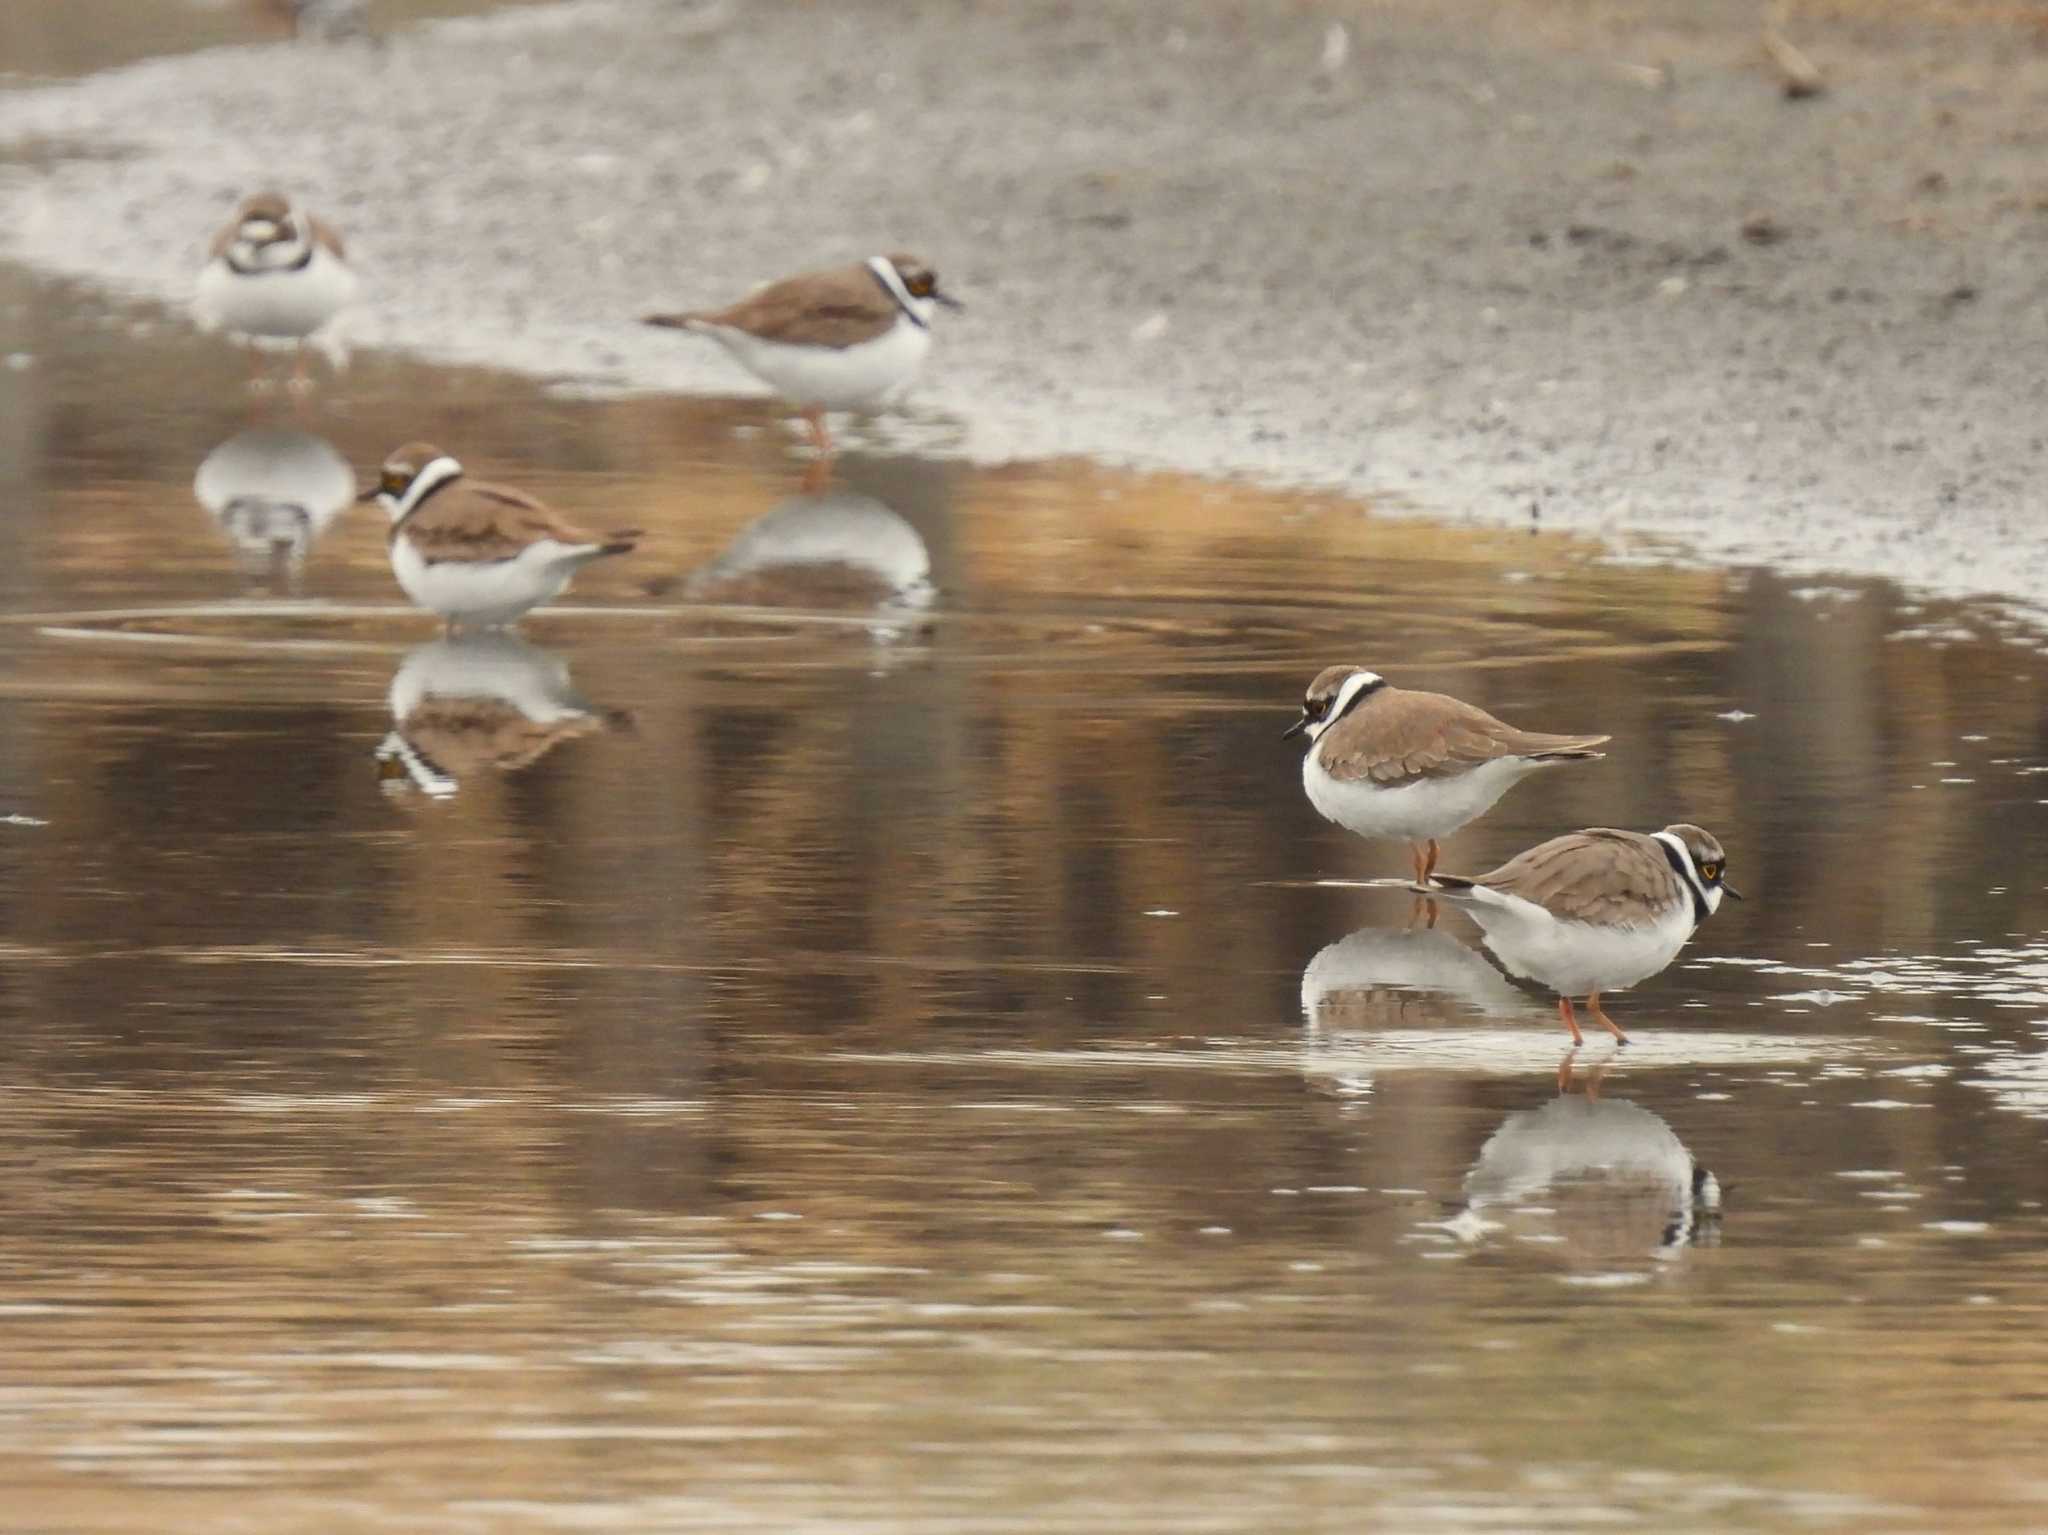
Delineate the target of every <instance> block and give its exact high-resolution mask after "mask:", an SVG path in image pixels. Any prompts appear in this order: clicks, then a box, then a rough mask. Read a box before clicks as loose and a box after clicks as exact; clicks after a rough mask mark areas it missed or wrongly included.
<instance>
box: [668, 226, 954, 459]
mask: <svg viewBox="0 0 2048 1535" xmlns="http://www.w3.org/2000/svg"><path fill="white" fill-rule="evenodd" d="M942 305H943V306H945V307H947V308H950V309H960V308H962V307H964V306H963V305H962V304H961V303H960V301H959V300H958V299H955V298H954V297H952V295H950V294H948V293H946V292H944V291H942V290H941V289H940V287H939V279H938V275H937V274H936V273H935V272H933V271H932V269H931V268H930V267H929V266H927V265H925V263H924V262H922V261H920V260H919V259H918V258H917V257H915V256H912V255H908V254H905V253H901V252H899V253H897V254H895V255H890V256H870V257H869V258H868V259H867V260H865V261H859V262H855V263H853V264H852V265H851V266H843V267H829V268H826V269H824V270H822V271H816V272H803V273H800V274H798V275H797V276H794V277H785V278H783V279H782V280H781V281H779V282H773V283H770V284H768V286H766V287H764V288H761V289H759V290H758V291H756V292H754V293H752V294H750V295H748V296H747V297H746V298H743V299H741V300H740V301H739V302H738V303H736V304H732V305H729V306H728V307H726V308H724V309H708V310H689V311H685V312H682V313H676V314H651V315H648V316H646V318H645V320H644V321H643V323H644V324H647V325H654V326H660V327H663V328H666V329H670V330H686V331H690V332H693V333H695V334H697V335H700V336H709V337H710V338H711V339H712V340H714V341H716V342H717V343H718V344H719V345H720V346H722V347H724V348H725V350H726V351H727V352H728V353H730V354H731V356H732V358H733V360H734V361H735V362H737V363H739V365H740V366H741V367H743V368H745V369H746V370H747V371H748V372H749V373H751V374H753V375H754V377H756V378H758V379H759V380H761V382H762V383H764V384H766V385H767V386H768V387H769V388H771V389H773V390H774V391H775V392H776V393H777V394H779V395H781V396H782V397H783V398H785V399H787V400H789V401H790V402H791V403H792V404H794V405H795V406H796V407H797V408H798V410H799V411H801V412H802V414H803V417H804V420H805V422H806V423H807V424H808V425H809V427H810V431H811V441H812V444H813V446H814V447H815V448H816V449H817V453H818V457H817V460H816V461H815V462H814V463H813V465H812V474H811V480H812V483H813V488H816V486H817V485H818V484H820V483H822V475H823V472H824V467H825V466H826V465H828V464H829V462H830V460H831V457H832V434H831V431H830V430H829V429H828V428H827V426H826V424H825V412H826V411H828V410H873V409H876V408H877V407H879V406H882V405H886V404H888V403H890V402H891V401H893V400H895V399H896V398H898V397H899V396H900V395H901V394H902V393H903V391H904V390H905V389H907V388H908V387H909V386H910V383H911V381H912V380H913V379H914V378H916V377H917V374H918V371H919V370H920V369H921V368H922V367H923V366H924V360H925V355H926V353H928V352H929V351H930V350H931V344H932V334H931V325H932V317H933V316H934V314H936V312H937V311H938V309H939V307H940V306H942Z"/></svg>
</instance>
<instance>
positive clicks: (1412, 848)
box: [1408, 842, 1429, 885]
mask: <svg viewBox="0 0 2048 1535" xmlns="http://www.w3.org/2000/svg"><path fill="white" fill-rule="evenodd" d="M1408 856H1409V857H1410V858H1412V859H1414V860H1415V883H1416V884H1418V885H1424V884H1427V883H1429V865H1428V864H1427V863H1425V862H1424V861H1423V855H1422V844H1421V843H1420V842H1411V843H1409V844H1408Z"/></svg>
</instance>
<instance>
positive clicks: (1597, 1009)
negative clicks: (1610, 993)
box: [1586, 991, 1628, 1045]
mask: <svg viewBox="0 0 2048 1535" xmlns="http://www.w3.org/2000/svg"><path fill="white" fill-rule="evenodd" d="M1586 1006H1587V1007H1588V1008H1590V1009H1592V1013H1593V1016H1594V1017H1595V1018H1597V1019H1599V1020H1600V1022H1601V1023H1602V1024H1603V1025H1604V1026H1605V1027H1606V1029H1607V1032H1608V1033H1610V1034H1612V1035H1613V1036H1614V1037H1615V1038H1616V1039H1618V1040H1620V1041H1621V1043H1623V1044H1624V1045H1625V1044H1627V1043H1628V1036H1627V1035H1626V1034H1624V1033H1622V1032H1621V1028H1620V1026H1619V1025H1617V1024H1616V1023H1615V1021H1614V1020H1613V1019H1612V1018H1610V1017H1608V1016H1607V1014H1606V1013H1605V1011H1603V1010H1602V1008H1601V1006H1600V993H1599V992H1597V991H1596V992H1594V993H1593V994H1592V995H1591V996H1590V997H1588V998H1586Z"/></svg>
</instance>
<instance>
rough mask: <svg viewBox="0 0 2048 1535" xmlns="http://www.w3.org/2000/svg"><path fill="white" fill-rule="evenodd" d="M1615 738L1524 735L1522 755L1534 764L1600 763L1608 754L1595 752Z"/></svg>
mask: <svg viewBox="0 0 2048 1535" xmlns="http://www.w3.org/2000/svg"><path fill="white" fill-rule="evenodd" d="M1613 739H1614V737H1613V736H1553V735H1524V736H1523V738H1522V743H1521V755H1522V756H1524V757H1527V758H1529V759H1530V760H1531V761H1534V762H1598V761H1599V760H1600V759H1601V758H1602V757H1605V756H1606V755H1607V753H1605V752H1603V751H1595V750H1594V749H1593V748H1594V747H1596V746H1605V745H1606V744H1607V743H1608V742H1609V741H1611V740H1613Z"/></svg>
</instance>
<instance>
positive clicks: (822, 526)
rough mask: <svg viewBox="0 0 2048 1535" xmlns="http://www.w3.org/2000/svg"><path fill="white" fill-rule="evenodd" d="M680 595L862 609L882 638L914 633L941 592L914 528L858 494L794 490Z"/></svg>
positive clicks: (871, 630) (871, 631)
mask: <svg viewBox="0 0 2048 1535" xmlns="http://www.w3.org/2000/svg"><path fill="white" fill-rule="evenodd" d="M683 592H684V595H686V596H688V597H691V598H693V599H696V600H698V601H703V602H719V603H728V604H734V605H743V606H758V607H803V608H816V609H824V610H826V611H830V612H855V613H860V614H863V615H866V616H867V618H868V619H869V620H870V622H869V624H868V632H869V634H870V635H871V636H872V637H873V638H874V639H875V640H876V641H877V642H879V643H887V642H889V641H891V640H895V639H899V638H901V637H903V636H904V635H905V634H908V633H913V632H916V631H917V630H918V629H919V628H920V627H921V620H922V616H923V614H924V613H925V611H926V610H927V609H929V608H930V607H931V605H932V601H933V598H934V597H935V595H936V589H935V588H934V587H933V585H932V562H931V553H930V551H929V550H928V549H926V547H925V542H924V539H923V538H922V537H920V536H919V534H918V531H917V529H916V528H914V527H912V526H911V525H910V524H909V523H908V522H907V521H905V520H904V519H903V518H902V517H901V516H899V515H898V514H897V513H895V512H893V511H891V510H890V509H889V508H888V507H886V506H884V505H883V504H882V503H881V502H879V501H877V500H876V499H875V498H874V497H872V496H864V495H861V494H860V493H858V492H857V491H851V490H832V491H825V492H822V493H819V494H816V495H801V496H792V497H791V498H790V499H789V500H787V501H785V502H783V503H782V504H781V505H780V506H778V507H776V508H775V510H773V511H772V512H769V513H767V514H766V515H765V516H763V517H760V518H757V519H756V520H755V521H753V522H750V523H748V524H747V526H746V527H744V528H742V529H741V530H740V532H739V535H738V536H737V537H736V538H734V539H733V541H732V543H731V544H729V545H728V546H727V547H726V549H725V552H724V553H722V554H720V555H719V556H718V558H716V559H715V560H713V561H711V563H710V564H708V565H704V566H700V567H699V568H698V569H697V570H695V571H693V572H692V573H691V574H690V576H689V577H688V579H687V580H686V581H685V582H684V585H683Z"/></svg>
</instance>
